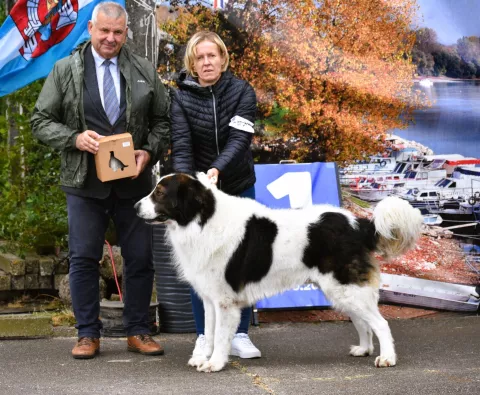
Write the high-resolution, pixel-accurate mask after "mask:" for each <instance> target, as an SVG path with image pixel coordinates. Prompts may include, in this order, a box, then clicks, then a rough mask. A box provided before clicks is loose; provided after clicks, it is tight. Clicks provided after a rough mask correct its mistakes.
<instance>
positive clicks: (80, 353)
mask: <svg viewBox="0 0 480 395" xmlns="http://www.w3.org/2000/svg"><path fill="white" fill-rule="evenodd" d="M99 352H100V339H96V338H93V337H80V338H79V339H78V341H77V344H75V347H73V350H72V357H73V358H75V359H92V358H94V357H95V355H97V354H98V353H99Z"/></svg>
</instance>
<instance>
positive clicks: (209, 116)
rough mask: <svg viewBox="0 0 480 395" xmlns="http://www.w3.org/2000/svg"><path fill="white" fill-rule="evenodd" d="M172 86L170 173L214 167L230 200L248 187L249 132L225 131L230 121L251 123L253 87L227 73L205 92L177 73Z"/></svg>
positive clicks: (250, 177) (252, 181) (254, 104)
mask: <svg viewBox="0 0 480 395" xmlns="http://www.w3.org/2000/svg"><path fill="white" fill-rule="evenodd" d="M177 85H178V87H179V89H177V90H176V91H175V92H174V94H173V97H172V105H171V121H172V164H173V169H174V170H175V171H178V172H184V173H193V172H196V171H203V172H207V171H208V169H210V168H213V167H214V168H216V169H218V170H219V172H220V176H219V182H218V184H217V185H218V186H219V187H220V189H222V190H223V191H224V192H226V193H228V194H231V195H239V194H240V193H242V192H243V191H245V190H246V189H248V188H250V187H251V186H253V185H254V184H255V172H254V168H253V158H252V152H251V150H250V144H251V141H252V136H253V133H250V132H249V131H244V130H240V129H237V128H236V127H233V126H230V123H231V119H232V118H233V117H235V116H239V117H241V118H243V119H246V120H248V121H250V122H252V124H253V122H255V113H256V108H257V100H256V97H255V92H254V90H253V88H252V87H251V86H250V85H249V84H248V83H247V82H245V81H243V80H239V79H238V78H235V77H233V75H232V74H231V73H230V72H229V71H225V72H224V73H222V76H221V77H220V79H219V80H218V81H217V82H216V83H215V85H212V86H210V87H202V86H200V85H199V84H198V83H197V82H196V81H195V80H194V79H193V78H192V77H190V76H188V77H187V76H186V74H185V73H181V74H180V78H179V80H178V81H177ZM250 129H251V132H253V128H251V127H250V128H249V127H246V130H250Z"/></svg>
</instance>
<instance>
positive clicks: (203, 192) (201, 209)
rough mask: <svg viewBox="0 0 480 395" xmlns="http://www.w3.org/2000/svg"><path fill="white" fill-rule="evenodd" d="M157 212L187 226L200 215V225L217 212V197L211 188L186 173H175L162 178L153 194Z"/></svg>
mask: <svg viewBox="0 0 480 395" xmlns="http://www.w3.org/2000/svg"><path fill="white" fill-rule="evenodd" d="M152 199H153V201H154V204H155V212H156V213H157V214H159V215H160V214H163V215H165V216H167V217H168V218H170V219H173V220H175V221H176V222H177V223H178V224H179V225H180V226H186V225H188V224H189V223H190V222H192V221H193V220H194V219H195V218H196V217H197V216H198V215H200V225H201V226H204V225H205V223H206V222H207V221H208V220H209V219H210V218H211V217H212V216H213V214H214V212H215V198H214V196H213V193H212V191H211V190H209V189H207V188H205V186H203V185H202V183H200V181H198V180H197V179H194V178H191V177H189V176H188V175H186V174H174V175H172V176H170V177H165V178H163V179H162V180H160V182H159V184H158V185H157V188H156V190H155V192H154V193H153V195H152Z"/></svg>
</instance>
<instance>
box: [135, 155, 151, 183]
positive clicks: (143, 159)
mask: <svg viewBox="0 0 480 395" xmlns="http://www.w3.org/2000/svg"><path fill="white" fill-rule="evenodd" d="M133 153H134V154H135V162H137V174H136V175H135V176H134V177H132V180H135V178H137V177H138V176H139V175H140V174H141V173H142V171H143V170H144V169H145V166H147V165H148V162H150V154H149V153H148V152H147V151H144V150H143V149H139V150H135V151H134V152H133Z"/></svg>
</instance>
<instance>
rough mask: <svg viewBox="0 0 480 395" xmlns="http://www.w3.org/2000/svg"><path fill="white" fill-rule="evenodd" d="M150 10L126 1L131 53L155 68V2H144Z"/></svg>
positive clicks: (149, 0) (156, 40)
mask: <svg viewBox="0 0 480 395" xmlns="http://www.w3.org/2000/svg"><path fill="white" fill-rule="evenodd" d="M144 2H145V3H147V4H148V5H149V6H151V10H146V9H145V8H144V7H143V6H141V5H140V4H138V3H136V2H135V1H134V0H126V1H125V5H126V9H127V12H128V20H129V22H128V40H127V43H128V45H129V46H130V48H131V49H132V51H133V52H134V53H135V54H137V55H139V56H141V57H143V58H146V59H148V60H149V61H150V62H152V64H153V65H154V66H155V67H156V66H157V64H156V62H157V55H156V54H157V51H158V50H157V47H158V39H157V23H156V17H155V1H154V0H144Z"/></svg>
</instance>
